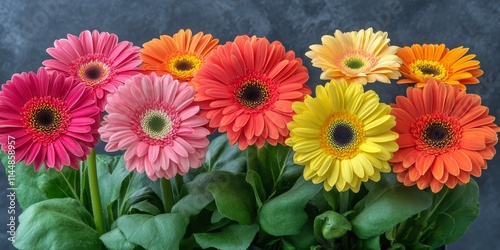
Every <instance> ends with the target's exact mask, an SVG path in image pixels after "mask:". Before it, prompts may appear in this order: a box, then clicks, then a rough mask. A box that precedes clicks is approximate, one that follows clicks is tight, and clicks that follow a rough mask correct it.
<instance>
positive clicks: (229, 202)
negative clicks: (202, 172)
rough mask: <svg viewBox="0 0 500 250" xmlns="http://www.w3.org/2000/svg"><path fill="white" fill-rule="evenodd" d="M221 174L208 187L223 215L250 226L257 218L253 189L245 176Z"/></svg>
mask: <svg viewBox="0 0 500 250" xmlns="http://www.w3.org/2000/svg"><path fill="white" fill-rule="evenodd" d="M219 172H220V178H219V179H218V181H216V182H212V183H210V184H209V185H208V186H207V190H208V191H209V192H210V193H212V195H213V196H214V200H215V204H216V205H217V209H218V210H219V212H220V213H221V214H223V215H224V216H226V217H227V218H229V219H232V220H235V221H237V222H239V223H240V224H250V223H252V222H254V220H255V217H256V207H257V206H256V203H255V196H254V193H253V190H252V187H251V186H250V185H249V184H248V183H246V182H245V176H244V175H236V174H233V173H229V172H222V171H219Z"/></svg>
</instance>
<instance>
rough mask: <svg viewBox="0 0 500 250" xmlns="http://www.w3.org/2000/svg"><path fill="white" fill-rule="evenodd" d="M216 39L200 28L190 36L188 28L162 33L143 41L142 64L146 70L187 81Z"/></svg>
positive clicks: (215, 42) (210, 50) (213, 46)
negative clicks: (157, 36) (204, 33)
mask: <svg viewBox="0 0 500 250" xmlns="http://www.w3.org/2000/svg"><path fill="white" fill-rule="evenodd" d="M218 43H219V40H218V39H214V38H212V35H210V34H207V35H203V32H198V33H197V34H196V35H194V36H193V34H192V32H191V30H190V29H187V30H183V29H181V30H179V32H177V33H176V34H174V35H173V37H171V36H167V35H162V36H160V39H157V38H155V39H153V40H151V41H149V42H147V43H144V44H143V45H142V46H143V47H144V48H143V49H141V55H140V56H141V58H142V60H143V64H142V68H143V69H144V70H145V71H146V73H151V72H156V74H157V75H164V74H170V75H171V76H172V77H173V78H174V79H176V80H179V81H181V82H188V83H190V82H191V79H192V78H193V76H194V72H196V70H198V69H199V68H200V66H201V64H202V63H203V62H204V61H205V58H206V57H207V56H208V54H210V52H212V50H213V49H214V48H215V47H216V46H217V44H218Z"/></svg>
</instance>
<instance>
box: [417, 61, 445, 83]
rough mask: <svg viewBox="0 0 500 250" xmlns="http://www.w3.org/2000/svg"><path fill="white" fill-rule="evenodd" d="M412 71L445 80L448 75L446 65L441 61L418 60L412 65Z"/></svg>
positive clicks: (425, 76) (422, 75) (426, 76)
mask: <svg viewBox="0 0 500 250" xmlns="http://www.w3.org/2000/svg"><path fill="white" fill-rule="evenodd" d="M410 68H411V71H412V72H413V73H414V74H416V75H417V76H420V77H424V78H434V79H436V80H444V79H445V78H446V77H447V76H448V71H447V70H446V67H445V66H444V65H442V64H441V63H439V62H435V61H428V60H417V61H415V62H414V63H412V64H411V65H410Z"/></svg>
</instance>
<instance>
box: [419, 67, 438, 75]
mask: <svg viewBox="0 0 500 250" xmlns="http://www.w3.org/2000/svg"><path fill="white" fill-rule="evenodd" d="M420 70H421V71H422V73H424V74H426V75H433V76H437V75H439V74H441V72H439V71H438V70H437V69H435V68H432V67H422V68H420Z"/></svg>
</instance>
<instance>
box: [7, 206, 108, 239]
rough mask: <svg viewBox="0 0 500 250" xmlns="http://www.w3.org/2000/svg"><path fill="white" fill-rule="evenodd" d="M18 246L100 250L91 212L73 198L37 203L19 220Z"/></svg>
mask: <svg viewBox="0 0 500 250" xmlns="http://www.w3.org/2000/svg"><path fill="white" fill-rule="evenodd" d="M14 246H15V247H16V248H19V249H32V248H33V246H36V248H37V249H100V248H101V241H100V240H99V234H98V233H97V231H96V230H95V229H94V221H93V219H92V216H91V215H90V214H89V212H88V211H87V210H86V209H85V208H84V207H82V206H81V205H80V203H79V202H78V201H76V200H75V199H72V198H54V199H49V200H45V201H41V202H38V203H35V204H33V205H31V206H30V207H28V208H27V209H26V210H25V211H24V212H23V213H22V214H21V215H20V216H19V227H18V228H17V231H16V241H15V243H14Z"/></svg>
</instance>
